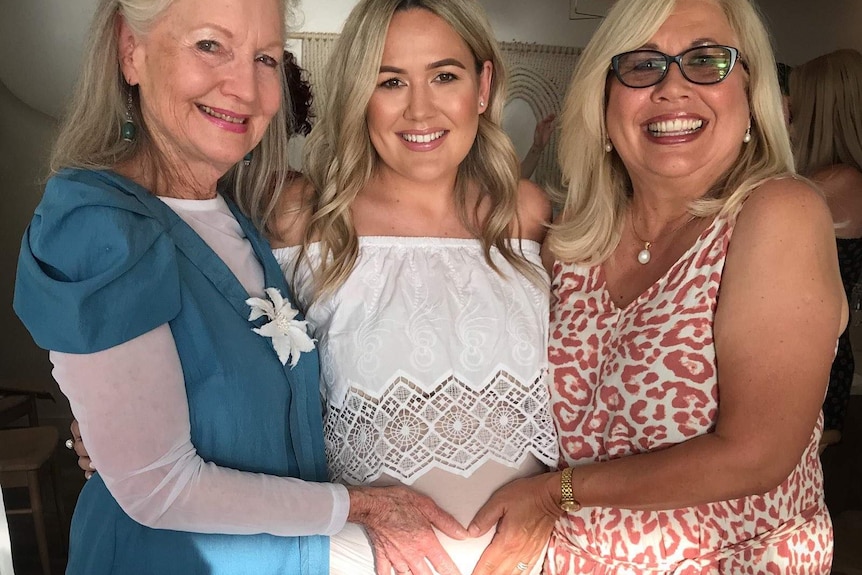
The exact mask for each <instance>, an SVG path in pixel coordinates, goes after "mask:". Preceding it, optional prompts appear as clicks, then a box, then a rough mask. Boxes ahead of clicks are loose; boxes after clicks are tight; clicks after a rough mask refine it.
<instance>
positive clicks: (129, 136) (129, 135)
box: [120, 86, 138, 143]
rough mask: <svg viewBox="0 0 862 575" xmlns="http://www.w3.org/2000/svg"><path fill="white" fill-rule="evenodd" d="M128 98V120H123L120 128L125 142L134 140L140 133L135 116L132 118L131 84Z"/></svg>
mask: <svg viewBox="0 0 862 575" xmlns="http://www.w3.org/2000/svg"><path fill="white" fill-rule="evenodd" d="M127 94H128V99H127V100H126V121H125V122H123V125H122V127H121V128H120V135H121V136H122V137H123V141H124V142H130V143H131V142H134V141H135V135H136V134H137V133H138V127H137V126H135V122H134V118H132V90H131V86H130V87H129V91H128V92H127Z"/></svg>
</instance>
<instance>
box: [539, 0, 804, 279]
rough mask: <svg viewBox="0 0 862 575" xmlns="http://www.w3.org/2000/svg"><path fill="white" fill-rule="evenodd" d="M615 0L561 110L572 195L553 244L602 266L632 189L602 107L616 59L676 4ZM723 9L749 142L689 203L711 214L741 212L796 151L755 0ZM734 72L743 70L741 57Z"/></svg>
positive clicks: (724, 4) (721, 1) (555, 249)
mask: <svg viewBox="0 0 862 575" xmlns="http://www.w3.org/2000/svg"><path fill="white" fill-rule="evenodd" d="M678 1H680V2H684V1H685V0H626V1H624V2H622V1H621V2H617V3H616V4H615V5H614V7H613V8H612V9H611V10H610V12H609V13H608V16H607V18H606V19H605V21H604V22H603V23H602V25H601V26H600V27H599V29H598V30H597V31H596V33H595V34H594V35H593V38H592V40H590V42H589V43H588V44H587V47H586V49H585V50H584V52H583V53H582V54H581V56H580V58H579V59H578V63H577V65H576V67H575V71H574V74H573V77H572V81H571V84H570V86H569V91H568V93H567V96H566V100H565V103H564V106H563V112H562V117H561V126H562V134H561V140H560V151H559V158H560V166H561V168H562V172H563V183H564V187H565V193H564V194H560V195H559V196H558V197H557V198H556V199H557V201H558V202H560V203H561V204H562V212H561V214H560V216H559V218H558V220H557V223H556V224H555V225H553V226H552V227H551V230H550V232H549V234H548V237H547V239H546V240H545V241H546V242H547V245H548V247H549V248H550V250H551V252H552V253H553V254H554V255H555V257H557V258H558V259H560V260H563V261H567V262H575V263H579V264H584V265H595V264H598V263H601V262H602V261H604V260H605V259H607V258H608V257H609V256H610V254H611V253H612V252H613V250H614V248H616V246H617V244H618V243H619V240H620V234H621V229H622V223H623V221H624V216H625V210H626V208H627V206H628V204H629V202H630V200H631V194H632V186H631V180H630V179H629V176H628V173H627V172H626V169H625V166H624V165H623V163H622V161H621V160H620V158H619V156H618V155H617V153H616V152H612V153H606V152H605V151H604V145H605V139H606V130H605V114H606V103H607V97H608V95H607V90H608V83H609V82H611V81H613V79H612V78H611V77H610V75H609V74H611V72H609V68H610V62H611V58H612V57H613V56H614V55H616V54H619V53H622V52H627V51H629V50H636V49H638V48H640V47H641V46H643V45H644V44H646V43H647V42H649V40H650V38H652V37H653V35H655V33H656V32H657V31H658V29H659V28H660V27H661V25H662V24H663V23H664V21H665V20H667V18H668V17H669V16H670V15H671V13H672V12H673V10H674V8H675V7H676V5H677V2H678ZM712 1H714V2H715V4H717V5H718V6H719V7H721V9H722V10H723V12H724V14H725V16H726V17H727V20H728V22H729V23H730V27H731V29H733V31H734V32H735V33H736V36H737V37H738V38H739V46H736V48H738V49H739V50H740V58H742V59H743V60H744V62H745V64H746V65H747V67H748V102H749V109H750V113H751V142H750V143H748V144H746V145H744V146H743V145H742V142H741V141H740V146H741V147H742V151H741V153H740V155H739V158H738V161H737V162H736V163H735V164H734V166H733V167H732V168H731V169H730V171H729V172H728V173H726V174H724V175H723V176H722V177H721V178H720V179H719V180H718V181H717V182H715V184H714V185H713V187H712V189H711V190H710V192H708V193H707V194H706V195H705V196H704V197H703V198H701V199H699V200H696V201H695V202H693V203H692V205H691V206H690V207H689V210H690V212H691V213H692V214H694V215H698V216H710V215H714V214H729V213H733V212H734V211H735V210H737V209H738V208H739V207H740V206H741V205H742V202H743V201H744V200H745V198H746V197H747V196H748V194H750V193H751V192H752V191H753V190H754V189H755V188H757V187H758V186H759V185H760V184H762V183H763V182H764V181H766V180H768V179H771V178H775V177H779V176H782V175H786V174H788V173H792V172H793V170H794V167H793V156H792V153H791V149H790V141H789V138H788V134H787V127H786V125H785V123H784V118H783V115H782V111H781V110H782V109H781V92H780V89H779V86H778V78H777V76H776V73H775V60H774V58H773V55H772V45H771V42H770V38H769V34H768V33H767V31H766V28H765V27H764V25H763V21H762V19H761V17H760V15H759V13H758V11H757V9H756V8H755V6H754V4H753V3H752V2H751V1H750V0H712ZM738 64H739V65H737V66H736V67H735V70H734V71H733V72H732V73H734V74H744V73H745V71H744V70H743V66H742V65H741V63H738Z"/></svg>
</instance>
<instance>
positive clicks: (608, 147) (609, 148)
mask: <svg viewBox="0 0 862 575" xmlns="http://www.w3.org/2000/svg"><path fill="white" fill-rule="evenodd" d="M613 151H614V144H613V142H611V141H610V139H607V140H605V152H607V153H608V154H610V153H611V152H613Z"/></svg>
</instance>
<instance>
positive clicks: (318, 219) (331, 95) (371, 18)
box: [303, 0, 534, 294]
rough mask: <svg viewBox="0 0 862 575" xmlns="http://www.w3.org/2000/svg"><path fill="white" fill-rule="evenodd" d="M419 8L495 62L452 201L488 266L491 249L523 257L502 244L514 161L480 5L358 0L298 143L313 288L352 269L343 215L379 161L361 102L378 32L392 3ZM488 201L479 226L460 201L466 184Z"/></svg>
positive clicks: (502, 74) (512, 218) (502, 85)
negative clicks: (306, 192) (314, 245)
mask: <svg viewBox="0 0 862 575" xmlns="http://www.w3.org/2000/svg"><path fill="white" fill-rule="evenodd" d="M412 9H422V10H427V11H429V12H431V13H433V14H435V15H437V16H438V17H440V18H441V19H443V20H444V21H446V23H447V24H449V25H450V26H451V27H452V28H453V29H454V30H455V32H456V33H457V34H458V35H459V36H460V37H461V38H462V39H463V40H464V42H465V43H466V44H467V46H468V47H469V48H470V51H471V52H472V54H473V56H474V58H475V65H476V71H477V72H481V69H482V65H483V63H484V62H486V61H489V62H491V64H492V65H493V75H492V81H491V90H490V94H489V98H488V102H487V107H486V109H485V112H484V114H481V115H480V116H479V128H478V133H477V135H476V140H475V142H474V143H473V146H472V148H471V149H470V151H469V153H468V155H467V157H466V158H465V159H464V161H463V162H462V163H461V165H460V166H459V169H458V176H457V180H456V189H455V201H456V206H457V208H458V212H459V215H460V217H461V220H462V221H463V222H464V224H465V225H466V226H467V228H468V229H469V230H470V231H471V232H473V233H475V235H476V236H477V237H478V238H480V240H481V241H482V244H483V247H484V250H485V257H486V260H487V261H488V262H489V264H490V265H492V267H495V269H496V266H494V264H493V263H492V262H491V257H490V252H491V249H492V248H496V249H497V250H499V252H500V254H501V255H502V256H503V257H504V258H505V259H506V260H508V261H509V262H510V263H512V265H514V266H515V267H516V269H519V270H520V271H522V272H524V273H527V274H530V273H534V272H531V271H530V266H529V264H528V263H527V262H526V261H525V260H524V259H523V258H522V257H521V256H519V255H517V254H516V253H515V252H514V251H513V249H512V247H511V246H510V243H509V241H508V240H509V238H510V236H511V233H512V232H513V228H516V225H513V224H514V223H515V222H516V220H517V189H518V179H519V168H518V159H517V156H516V155H515V150H514V148H513V146H512V143H511V141H510V140H509V138H508V136H506V134H505V133H504V132H503V130H502V128H501V126H500V120H501V117H502V111H503V106H504V105H505V98H506V70H505V67H504V64H503V60H502V57H501V54H500V51H499V48H498V46H497V42H496V41H495V39H494V36H493V32H492V30H491V27H490V25H489V24H488V21H487V18H486V16H485V13H484V11H483V10H482V8H481V6H480V5H479V3H478V2H477V1H476V0H362V1H361V2H360V3H359V4H357V5H356V7H354V9H353V11H352V12H351V13H350V16H349V17H348V19H347V22H346V23H345V25H344V29H343V31H342V32H341V35H340V37H339V39H338V42H337V44H336V47H335V49H334V51H333V53H332V56H331V58H330V60H329V65H328V71H327V73H326V76H325V78H326V79H325V81H326V86H325V89H324V90H322V97H321V93H320V92H318V96H317V102H318V103H319V105H320V107H319V109H318V110H317V117H318V122H317V124H316V125H315V127H314V129H313V130H312V132H311V135H310V136H309V138H308V140H307V141H306V144H305V149H304V154H303V155H304V158H303V165H304V166H305V175H306V177H307V178H308V180H309V182H310V185H311V187H312V188H313V193H312V196H313V199H312V205H311V211H312V216H311V221H310V224H309V226H308V228H307V231H306V236H305V242H304V246H303V254H304V253H305V252H304V250H305V247H306V246H307V245H308V244H309V243H310V242H311V241H317V240H319V241H320V245H321V250H320V251H321V262H322V263H321V265H320V267H319V268H317V269H316V271H315V287H316V290H315V291H316V293H318V294H320V293H325V292H328V291H331V290H333V289H335V288H337V287H338V286H339V285H341V283H343V282H344V280H345V279H346V278H347V276H348V275H349V274H350V272H351V271H352V270H353V267H354V264H355V262H356V258H357V256H358V250H359V248H358V238H357V235H356V230H355V228H354V225H353V220H352V216H351V210H350V208H351V205H352V203H353V200H354V199H355V198H356V195H357V194H358V193H359V191H360V190H362V189H363V188H364V187H365V186H366V185H367V184H368V182H369V180H370V179H371V176H372V174H373V173H374V170H375V168H376V166H377V163H378V162H379V161H380V158H379V156H378V155H377V152H376V151H375V149H374V147H373V146H372V143H371V138H370V135H369V131H368V125H367V121H366V110H367V108H368V102H369V100H370V99H371V96H372V93H373V91H374V89H375V85H376V81H377V75H378V73H379V70H380V62H381V59H382V57H383V47H384V43H385V40H386V33H387V30H388V28H389V24H390V21H391V20H392V16H393V14H394V13H395V12H397V11H402V10H412ZM470 186H473V187H474V189H478V191H479V198H480V199H479V200H478V201H482V200H490V202H489V204H490V206H491V208H490V212H489V214H488V216H487V217H486V218H484V220H483V221H481V222H479V224H478V226H477V225H476V223H475V212H476V210H477V209H478V201H477V204H476V205H468V189H469V188H470Z"/></svg>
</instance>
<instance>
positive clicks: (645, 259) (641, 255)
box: [632, 228, 652, 265]
mask: <svg viewBox="0 0 862 575" xmlns="http://www.w3.org/2000/svg"><path fill="white" fill-rule="evenodd" d="M632 229H634V228H632ZM638 239H640V238H638ZM651 245H652V242H644V249H642V250H641V251H639V252H638V262H639V263H640V264H641V265H646V264H648V263H649V261H650V259H651V258H652V254H651V253H649V248H650V246H651Z"/></svg>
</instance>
